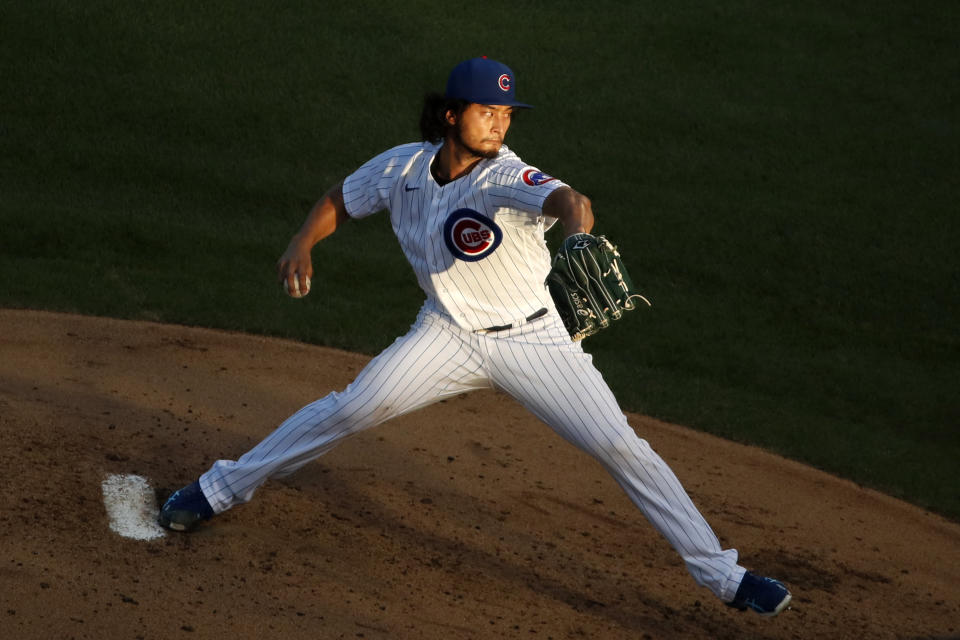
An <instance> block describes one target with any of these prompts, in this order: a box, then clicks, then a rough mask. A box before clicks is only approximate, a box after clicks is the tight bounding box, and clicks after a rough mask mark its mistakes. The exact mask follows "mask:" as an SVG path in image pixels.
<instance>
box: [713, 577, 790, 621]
mask: <svg viewBox="0 0 960 640" xmlns="http://www.w3.org/2000/svg"><path fill="white" fill-rule="evenodd" d="M792 597H793V596H791V595H790V592H789V591H788V590H787V587H786V586H784V584H783V583H782V582H780V581H779V580H774V579H773V578H763V577H761V576H755V575H753V574H752V573H750V572H749V571H748V572H747V573H745V574H743V581H742V582H741V583H740V587H739V588H738V589H737V595H736V596H734V598H733V602H728V603H727V606H728V607H733V608H734V609H739V610H740V611H746V610H747V609H753V610H754V611H756V612H757V613H759V614H760V615H762V616H771V617H772V616H775V615H777V614H778V613H780V612H781V611H783V610H784V609H786V608H787V607H788V606H789V605H790V600H791V598H792Z"/></svg>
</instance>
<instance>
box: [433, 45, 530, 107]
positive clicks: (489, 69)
mask: <svg viewBox="0 0 960 640" xmlns="http://www.w3.org/2000/svg"><path fill="white" fill-rule="evenodd" d="M514 84H515V83H514V79H513V71H511V70H510V67H508V66H507V65H505V64H503V63H502V62H497V61H496V60H490V59H489V58H487V57H486V56H484V57H482V58H471V59H470V60H464V61H463V62H461V63H460V64H458V65H457V66H455V67H454V68H453V71H451V72H450V77H449V78H448V79H447V93H446V97H447V98H453V99H457V100H466V101H467V102H476V103H477V104H496V105H501V104H502V105H506V106H508V107H519V108H522V109H533V107H532V106H530V105H529V104H524V103H522V102H517V100H516V98H515V87H514Z"/></svg>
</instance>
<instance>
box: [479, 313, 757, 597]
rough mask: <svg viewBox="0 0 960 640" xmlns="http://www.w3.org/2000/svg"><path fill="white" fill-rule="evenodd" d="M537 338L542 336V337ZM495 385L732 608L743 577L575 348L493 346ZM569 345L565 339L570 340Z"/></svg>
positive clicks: (529, 343) (526, 343) (733, 554)
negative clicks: (596, 469) (598, 470)
mask: <svg viewBox="0 0 960 640" xmlns="http://www.w3.org/2000/svg"><path fill="white" fill-rule="evenodd" d="M541 333H542V332H541ZM491 342H494V343H495V345H494V346H493V347H491V352H492V353H496V354H497V359H498V360H499V362H500V363H502V364H501V365H500V366H498V367H496V369H495V372H494V373H493V374H492V375H493V377H494V381H495V383H496V384H497V386H499V387H501V388H503V389H504V390H505V391H507V392H508V393H510V394H511V395H512V396H513V397H515V398H516V399H517V400H518V401H519V402H520V403H521V404H523V405H524V406H525V407H526V408H527V409H529V410H530V411H531V412H532V413H534V414H535V415H536V416H537V417H538V418H540V419H541V420H543V421H544V422H545V423H547V424H548V425H549V426H550V427H552V428H553V429H554V430H555V431H556V432H557V433H559V434H560V435H561V436H563V437H564V438H565V439H566V440H568V441H569V442H571V443H573V444H574V445H576V446H577V447H579V448H580V449H582V450H584V451H586V452H587V453H589V454H590V455H592V456H593V457H594V458H596V459H597V460H598V461H599V462H600V463H601V464H603V466H604V467H605V468H606V469H607V470H608V471H609V472H610V474H611V475H612V476H613V477H614V478H615V479H616V481H617V482H618V483H619V484H620V486H621V487H623V489H624V490H625V491H626V493H627V495H628V496H629V497H630V499H631V500H632V501H633V503H634V504H635V505H636V506H637V507H639V508H640V510H641V511H642V512H643V514H644V515H645V516H646V517H647V519H648V520H649V521H650V523H651V524H652V525H653V526H654V527H655V528H656V529H657V530H658V531H659V532H660V533H661V534H662V535H663V536H664V537H665V538H666V539H667V541H668V542H669V543H670V544H671V545H672V546H673V548H674V549H675V550H676V551H677V552H678V553H679V554H680V556H681V557H682V558H683V560H684V562H685V563H686V566H687V569H688V570H689V571H690V573H691V575H692V576H693V578H694V579H695V580H696V581H697V583H698V584H701V585H703V586H706V587H707V588H709V589H710V590H711V591H713V593H714V594H716V595H717V596H718V597H719V598H720V599H721V600H723V601H730V600H732V599H733V597H734V594H735V593H736V590H737V586H738V585H739V584H740V581H741V579H742V577H743V574H744V571H745V570H744V568H743V567H740V566H739V565H738V564H737V551H736V550H735V549H728V550H724V549H723V548H721V546H720V542H719V540H717V536H716V535H715V534H714V532H713V530H712V529H711V528H710V525H709V524H707V522H706V520H705V519H704V518H703V516H702V514H701V513H700V511H699V510H698V509H697V508H696V506H695V505H694V504H693V502H692V501H691V500H690V497H689V496H688V495H687V492H686V491H685V490H684V488H683V486H682V485H681V484H680V481H679V480H678V479H677V477H676V475H675V474H674V473H673V471H672V470H671V469H670V467H669V466H668V465H667V464H666V463H665V462H664V461H663V459H662V458H660V456H659V455H657V453H656V452H654V451H653V449H652V448H651V447H650V445H649V444H648V443H647V442H646V441H645V440H643V439H641V438H639V437H638V436H637V435H636V433H635V432H634V431H633V429H632V428H631V427H630V425H629V424H627V420H626V417H625V416H624V415H623V412H622V411H621V410H620V407H619V405H618V403H617V401H616V399H615V398H614V396H613V393H612V392H611V391H610V389H609V387H608V386H607V384H606V383H605V382H604V380H603V377H602V376H601V375H600V373H599V371H597V369H596V368H595V367H594V366H593V364H592V358H591V357H590V356H589V355H588V354H586V353H584V352H583V351H582V349H581V348H580V347H579V346H578V345H573V344H569V347H567V346H566V345H564V346H563V347H561V348H557V347H556V345H554V346H549V347H548V346H547V345H545V344H537V343H536V342H535V341H533V340H524V339H522V338H521V339H517V340H495V341H491ZM567 342H568V343H569V339H568V338H567Z"/></svg>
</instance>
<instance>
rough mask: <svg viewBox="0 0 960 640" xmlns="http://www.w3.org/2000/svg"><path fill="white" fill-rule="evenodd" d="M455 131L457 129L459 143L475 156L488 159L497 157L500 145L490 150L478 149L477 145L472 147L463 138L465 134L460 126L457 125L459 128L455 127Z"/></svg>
mask: <svg viewBox="0 0 960 640" xmlns="http://www.w3.org/2000/svg"><path fill="white" fill-rule="evenodd" d="M455 131H456V134H457V144H458V145H460V146H461V147H462V148H464V149H466V150H467V151H469V152H470V153H471V154H473V155H474V156H476V157H478V158H487V159H490V158H496V157H497V155H498V154H499V153H500V147H497V148H496V149H494V150H493V151H488V150H484V149H477V148H476V147H471V146H470V145H468V144H467V143H466V142H465V141H464V140H463V136H462V135H460V127H457V128H456V129H455ZM501 146H502V145H501Z"/></svg>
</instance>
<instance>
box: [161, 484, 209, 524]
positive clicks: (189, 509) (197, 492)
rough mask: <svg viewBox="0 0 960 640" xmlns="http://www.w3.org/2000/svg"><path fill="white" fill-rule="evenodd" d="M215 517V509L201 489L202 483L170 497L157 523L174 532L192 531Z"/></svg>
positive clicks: (185, 488)
mask: <svg viewBox="0 0 960 640" xmlns="http://www.w3.org/2000/svg"><path fill="white" fill-rule="evenodd" d="M212 517H213V509H212V508H211V507H210V503H209V502H207V498H206V496H204V495H203V491H202V490H201V489H200V483H199V482H194V483H193V484H190V485H187V486H186V487H184V488H182V489H180V490H179V491H177V492H175V493H174V494H173V495H172V496H170V497H169V498H168V499H167V501H166V503H164V505H163V508H162V509H160V517H159V518H157V521H158V522H159V523H160V526H161V527H165V528H167V529H171V530H173V531H191V530H192V529H193V528H195V527H196V526H197V525H198V524H200V523H201V522H204V521H206V520H209V519H210V518H212Z"/></svg>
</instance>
